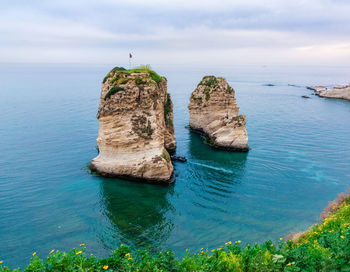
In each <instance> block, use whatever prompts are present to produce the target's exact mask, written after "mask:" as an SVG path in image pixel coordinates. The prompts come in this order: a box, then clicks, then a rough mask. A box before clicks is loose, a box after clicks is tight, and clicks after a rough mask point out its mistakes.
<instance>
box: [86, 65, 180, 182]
mask: <svg viewBox="0 0 350 272" xmlns="http://www.w3.org/2000/svg"><path fill="white" fill-rule="evenodd" d="M97 119H98V120H99V124H100V128H99V135H98V138H97V144H98V148H99V155H98V156H97V157H96V158H94V159H93V160H92V161H91V164H90V169H91V170H93V171H96V172H97V173H99V174H101V175H104V176H114V177H121V178H125V179H131V180H140V181H146V182H150V183H168V182H169V180H170V179H171V177H172V174H173V165H172V163H171V160H170V156H169V153H168V152H174V151H175V148H176V140H175V136H174V127H173V104H172V101H171V97H170V94H168V93H167V80H166V79H165V78H164V77H160V76H159V75H158V74H156V73H155V72H154V71H152V70H150V69H149V67H140V68H136V69H132V70H125V69H124V68H119V67H116V68H114V69H112V70H111V71H110V72H109V73H108V75H107V76H106V77H105V78H104V80H103V83H102V91H101V97H100V104H99V108H98V113H97Z"/></svg>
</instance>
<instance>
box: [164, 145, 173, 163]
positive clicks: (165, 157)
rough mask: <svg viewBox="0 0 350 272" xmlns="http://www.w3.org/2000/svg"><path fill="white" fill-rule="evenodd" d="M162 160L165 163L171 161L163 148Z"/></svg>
mask: <svg viewBox="0 0 350 272" xmlns="http://www.w3.org/2000/svg"><path fill="white" fill-rule="evenodd" d="M162 158H163V159H165V160H166V161H167V162H170V161H171V158H170V155H169V153H168V151H166V149H165V148H164V149H163V152H162Z"/></svg>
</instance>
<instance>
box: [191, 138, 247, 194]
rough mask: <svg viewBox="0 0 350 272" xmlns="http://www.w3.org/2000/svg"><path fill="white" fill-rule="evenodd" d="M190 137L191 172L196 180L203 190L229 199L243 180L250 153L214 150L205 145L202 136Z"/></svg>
mask: <svg viewBox="0 0 350 272" xmlns="http://www.w3.org/2000/svg"><path fill="white" fill-rule="evenodd" d="M189 137H190V141H189V154H190V155H191V160H190V161H189V170H190V171H191V175H192V176H193V177H195V179H194V180H195V181H198V182H199V184H198V185H200V186H202V187H203V188H202V190H203V189H204V190H213V191H212V194H217V195H219V196H221V197H229V195H230V193H231V192H232V191H234V185H235V184H237V183H239V182H240V181H241V180H242V176H243V175H244V170H245V164H246V160H247V156H248V153H247V152H226V151H222V150H217V149H214V148H212V147H211V146H209V145H207V144H205V143H203V139H202V136H201V135H199V134H197V133H191V134H190V135H189ZM205 187H207V188H205Z"/></svg>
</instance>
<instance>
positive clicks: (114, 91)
mask: <svg viewBox="0 0 350 272" xmlns="http://www.w3.org/2000/svg"><path fill="white" fill-rule="evenodd" d="M120 91H124V89H123V88H122V87H120V86H113V87H112V88H111V89H110V90H109V91H108V93H107V94H106V95H105V98H104V99H105V100H106V99H108V98H110V97H111V96H112V95H114V94H116V93H117V92H120Z"/></svg>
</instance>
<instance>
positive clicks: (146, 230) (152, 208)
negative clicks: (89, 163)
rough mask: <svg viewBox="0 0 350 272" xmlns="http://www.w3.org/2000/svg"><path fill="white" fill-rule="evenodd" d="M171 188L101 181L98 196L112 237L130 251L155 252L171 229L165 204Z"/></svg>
mask: <svg viewBox="0 0 350 272" xmlns="http://www.w3.org/2000/svg"><path fill="white" fill-rule="evenodd" d="M173 192H174V187H173V186H172V185H170V186H155V185H149V184H142V183H135V182H129V181H123V180H118V179H102V181H101V195H102V202H103V204H104V206H105V214H106V216H107V217H108V218H109V220H110V222H111V224H112V226H113V230H112V232H114V234H112V235H113V236H114V237H116V238H118V239H120V240H121V242H122V243H124V244H127V245H129V246H132V247H133V248H146V249H149V250H151V251H157V250H159V249H160V248H161V245H162V244H163V243H164V242H165V241H166V240H167V238H168V236H169V233H170V232H171V231H172V229H173V227H174V225H173V222H172V220H171V217H172V216H171V215H172V214H173V213H174V207H173V206H172V204H171V203H169V201H168V195H172V194H173Z"/></svg>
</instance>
